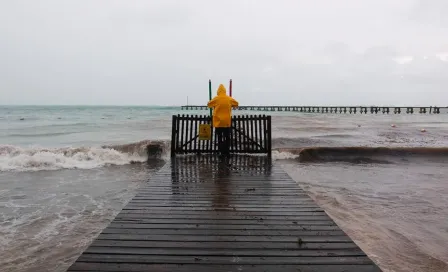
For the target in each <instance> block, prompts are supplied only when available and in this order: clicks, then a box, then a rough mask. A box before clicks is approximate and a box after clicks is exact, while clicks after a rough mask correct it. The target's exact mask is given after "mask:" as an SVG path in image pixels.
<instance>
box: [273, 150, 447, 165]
mask: <svg viewBox="0 0 448 272" xmlns="http://www.w3.org/2000/svg"><path fill="white" fill-rule="evenodd" d="M278 151H280V152H289V153H290V154H293V155H296V156H297V159H298V161H299V162H351V163H396V162H397V161H410V160H412V159H418V158H423V159H425V160H426V161H447V159H448V148H447V147H356V146H355V147H309V148H279V149H278Z"/></svg>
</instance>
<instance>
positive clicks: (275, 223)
mask: <svg viewBox="0 0 448 272" xmlns="http://www.w3.org/2000/svg"><path fill="white" fill-rule="evenodd" d="M115 222H121V223H140V224H208V225H221V224H224V225H258V224H264V225H266V226H267V225H271V226H278V225H279V224H283V225H304V226H305V225H308V226H332V225H334V224H335V223H334V222H333V221H331V220H326V221H323V220H320V221H317V220H310V221H303V220H300V221H297V220H295V221H292V220H291V221H279V220H226V219H221V220H203V219H196V220H189V219H187V218H184V219H142V218H136V219H125V218H117V219H115Z"/></svg>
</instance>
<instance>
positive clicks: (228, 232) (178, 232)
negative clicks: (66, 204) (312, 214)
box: [102, 227, 345, 237]
mask: <svg viewBox="0 0 448 272" xmlns="http://www.w3.org/2000/svg"><path fill="white" fill-rule="evenodd" d="M102 233H103V234H144V235H193V236H198V235H206V236H208V235H212V236H217V235H226V236H229V235H231V236H238V235H241V236H249V235H250V236H294V237H302V236H319V235H322V236H344V235H345V233H344V232H343V231H341V230H338V229H336V230H317V231H312V230H302V229H299V230H297V229H294V230H290V231H288V230H247V229H246V230H232V229H230V230H229V229H207V228H205V229H204V228H202V229H198V228H196V229H181V228H172V229H148V228H145V229H143V228H137V229H136V228H113V227H108V228H106V229H105V230H104V231H103V232H102Z"/></svg>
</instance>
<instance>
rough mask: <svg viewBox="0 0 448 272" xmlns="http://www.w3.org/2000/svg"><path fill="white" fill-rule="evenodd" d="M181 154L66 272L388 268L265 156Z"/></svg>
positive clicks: (285, 271) (364, 271) (363, 270)
mask: <svg viewBox="0 0 448 272" xmlns="http://www.w3.org/2000/svg"><path fill="white" fill-rule="evenodd" d="M231 162H232V164H231V166H229V165H228V164H227V163H223V162H218V159H217V158H216V157H210V156H186V157H178V158H173V161H172V162H171V163H168V164H167V165H165V166H164V167H163V168H162V169H161V170H160V171H159V172H158V173H157V174H155V175H154V176H152V177H151V179H150V180H149V181H148V183H147V184H146V185H145V186H143V187H142V188H140V189H139V191H138V193H137V195H136V196H135V197H134V198H133V199H132V200H131V201H130V202H129V203H128V204H127V206H126V207H125V208H124V209H123V210H122V211H121V212H120V213H119V214H118V215H117V216H116V218H115V219H114V220H113V221H112V223H111V224H110V225H109V226H108V227H107V228H106V229H104V230H103V232H102V233H101V234H100V235H99V236H98V237H97V239H96V240H95V241H94V242H93V243H92V244H91V245H90V246H89V247H88V248H87V249H86V250H85V252H84V253H83V254H82V255H81V256H80V257H79V258H78V260H77V261H76V262H75V263H74V264H73V265H72V266H71V267H70V268H69V270H68V271H157V272H159V271H160V272H162V271H163V272H165V271H194V272H214V271H217V272H224V271H226V272H227V271H251V272H255V271H257V272H259V271H283V272H289V271H291V272H292V271H294V272H298V271H302V272H308V271H332V272H337V271H340V272H342V271H346V272H348V271H356V272H367V271H381V270H380V269H379V268H378V267H377V266H376V265H375V264H374V263H373V262H372V261H371V260H370V259H369V258H368V257H367V256H366V254H365V253H364V252H363V251H362V250H361V249H360V248H359V247H358V246H357V245H356V244H355V243H354V242H353V241H352V240H351V239H350V238H349V237H348V236H347V235H346V234H345V233H344V232H343V231H342V230H341V229H340V228H339V227H338V226H337V225H336V224H335V223H334V221H332V220H331V219H330V218H329V217H328V215H327V214H326V213H325V212H324V211H323V210H322V209H321V208H320V207H318V206H317V205H316V204H315V203H314V202H313V200H312V199H311V198H310V197H308V196H307V195H306V193H305V192H304V191H302V190H301V189H300V188H299V187H298V185H297V184H296V183H295V182H294V181H293V180H292V179H291V178H290V177H289V176H288V175H287V174H286V173H285V172H284V171H283V169H282V168H281V167H280V166H278V165H276V164H273V165H271V163H270V161H268V160H266V159H265V157H261V156H259V157H255V156H254V157H244V156H235V157H233V158H232V159H231Z"/></svg>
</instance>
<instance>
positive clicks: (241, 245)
mask: <svg viewBox="0 0 448 272" xmlns="http://www.w3.org/2000/svg"><path fill="white" fill-rule="evenodd" d="M91 246H102V247H116V248H124V247H142V248H180V249H184V250H187V251H190V250H193V249H214V248H221V249H224V248H225V249H230V250H232V249H235V250H236V249H280V250H298V249H302V250H308V249H313V250H314V249H321V250H330V249H331V250H333V249H341V250H342V249H344V250H345V249H357V248H358V246H357V245H356V244H355V243H353V242H334V243H326V242H307V243H305V242H304V243H302V245H299V243H298V242H297V241H296V242H292V243H287V242H284V243H271V242H238V241H237V242H235V241H212V242H189V241H187V242H185V241H127V240H95V241H94V242H93V243H92V244H91Z"/></svg>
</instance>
